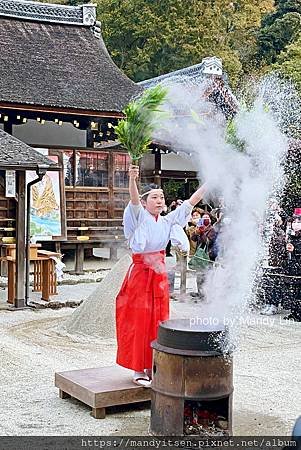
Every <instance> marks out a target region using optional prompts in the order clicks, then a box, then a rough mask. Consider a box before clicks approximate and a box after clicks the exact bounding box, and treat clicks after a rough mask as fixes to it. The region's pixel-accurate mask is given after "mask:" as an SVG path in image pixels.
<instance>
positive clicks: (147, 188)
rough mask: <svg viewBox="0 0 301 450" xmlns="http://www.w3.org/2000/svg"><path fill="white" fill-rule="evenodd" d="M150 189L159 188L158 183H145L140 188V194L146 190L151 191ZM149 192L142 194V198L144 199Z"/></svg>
mask: <svg viewBox="0 0 301 450" xmlns="http://www.w3.org/2000/svg"><path fill="white" fill-rule="evenodd" d="M152 189H161V187H160V186H159V185H158V184H155V183H150V184H145V185H144V186H143V187H142V188H141V192H140V195H143V194H145V193H146V192H148V191H151V190H152ZM148 195H149V194H147V195H143V197H142V198H143V200H146V199H147V197H148Z"/></svg>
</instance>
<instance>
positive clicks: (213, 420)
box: [183, 400, 229, 437]
mask: <svg viewBox="0 0 301 450" xmlns="http://www.w3.org/2000/svg"><path fill="white" fill-rule="evenodd" d="M227 403H228V402H227V400H226V401H225V400H218V401H212V402H206V401H205V402H198V401H186V402H185V405H184V433H183V434H184V435H194V436H207V437H210V436H228V435H229V423H228V420H227V418H226V417H225V416H227V415H228V411H227ZM220 404H221V406H222V408H221V410H222V411H223V413H224V414H223V415H222V414H220V413H218V409H219V407H220Z"/></svg>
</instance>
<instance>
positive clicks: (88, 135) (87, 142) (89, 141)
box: [86, 128, 94, 148]
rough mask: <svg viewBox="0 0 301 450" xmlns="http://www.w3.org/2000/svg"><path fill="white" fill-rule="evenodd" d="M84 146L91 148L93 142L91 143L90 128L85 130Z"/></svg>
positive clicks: (91, 134) (91, 131)
mask: <svg viewBox="0 0 301 450" xmlns="http://www.w3.org/2000/svg"><path fill="white" fill-rule="evenodd" d="M86 146H87V147H88V148H93V146H94V142H93V130H91V129H90V128H87V134H86Z"/></svg>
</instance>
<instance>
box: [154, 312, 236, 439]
mask: <svg viewBox="0 0 301 450" xmlns="http://www.w3.org/2000/svg"><path fill="white" fill-rule="evenodd" d="M227 337H228V336H227V330H226V329H223V328H222V327H219V328H214V327H211V328H210V329H209V328H204V327H200V326H198V325H191V323H190V320H189V319H179V320H167V321H165V322H162V323H161V325H160V327H159V330H158V338H157V340H156V341H154V342H152V347H153V349H154V362H153V382H152V406H151V424H150V433H151V434H153V435H155V436H185V435H197V436H207V437H209V436H229V435H231V434H232V393H233V370H232V357H231V355H229V354H227V355H226V356H225V355H224V354H223V352H222V345H223V344H222V343H223V342H224V341H225V339H227Z"/></svg>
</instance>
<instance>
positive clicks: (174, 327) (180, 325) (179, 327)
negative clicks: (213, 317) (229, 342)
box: [160, 319, 227, 333]
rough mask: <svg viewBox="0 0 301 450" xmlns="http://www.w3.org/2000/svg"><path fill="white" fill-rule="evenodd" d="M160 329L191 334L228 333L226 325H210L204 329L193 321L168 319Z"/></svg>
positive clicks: (162, 323)
mask: <svg viewBox="0 0 301 450" xmlns="http://www.w3.org/2000/svg"><path fill="white" fill-rule="evenodd" d="M160 327H162V328H164V329H166V330H171V331H180V332H181V331H183V332H188V333H189V332H191V333H224V332H227V327H226V326H225V325H222V326H221V325H218V326H214V325H210V327H209V326H204V327H203V328H202V327H201V326H199V325H193V324H192V323H191V319H168V320H164V321H163V322H161V323H160Z"/></svg>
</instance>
